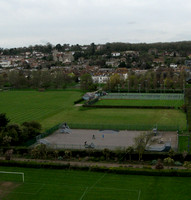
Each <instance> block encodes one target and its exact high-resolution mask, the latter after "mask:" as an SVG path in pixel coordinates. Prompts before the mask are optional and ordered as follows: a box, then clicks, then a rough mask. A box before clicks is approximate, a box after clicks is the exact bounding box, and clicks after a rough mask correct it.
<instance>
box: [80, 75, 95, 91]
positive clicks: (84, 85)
mask: <svg viewBox="0 0 191 200" xmlns="http://www.w3.org/2000/svg"><path fill="white" fill-rule="evenodd" d="M80 88H81V90H83V91H95V90H96V89H97V86H96V84H94V83H93V79H92V76H91V75H90V74H83V75H82V76H81V77H80Z"/></svg>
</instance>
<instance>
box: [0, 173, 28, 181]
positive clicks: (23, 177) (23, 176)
mask: <svg viewBox="0 0 191 200" xmlns="http://www.w3.org/2000/svg"><path fill="white" fill-rule="evenodd" d="M0 174H17V175H21V176H22V181H23V183H24V182H25V174H24V173H23V172H7V171H0Z"/></svg>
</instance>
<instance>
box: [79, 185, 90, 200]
mask: <svg viewBox="0 0 191 200" xmlns="http://www.w3.org/2000/svg"><path fill="white" fill-rule="evenodd" d="M87 190H88V187H87V188H86V189H85V191H84V193H83V194H82V196H81V198H80V200H82V199H83V197H84V196H85V194H86V192H87Z"/></svg>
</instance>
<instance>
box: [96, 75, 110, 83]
mask: <svg viewBox="0 0 191 200" xmlns="http://www.w3.org/2000/svg"><path fill="white" fill-rule="evenodd" d="M92 79H93V82H94V83H107V81H108V80H109V76H107V75H94V76H92Z"/></svg>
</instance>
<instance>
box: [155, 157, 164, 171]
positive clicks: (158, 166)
mask: <svg viewBox="0 0 191 200" xmlns="http://www.w3.org/2000/svg"><path fill="white" fill-rule="evenodd" d="M163 168H164V166H163V164H162V161H161V160H160V159H158V161H157V163H156V165H155V169H163Z"/></svg>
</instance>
